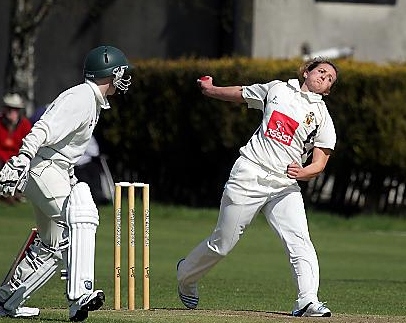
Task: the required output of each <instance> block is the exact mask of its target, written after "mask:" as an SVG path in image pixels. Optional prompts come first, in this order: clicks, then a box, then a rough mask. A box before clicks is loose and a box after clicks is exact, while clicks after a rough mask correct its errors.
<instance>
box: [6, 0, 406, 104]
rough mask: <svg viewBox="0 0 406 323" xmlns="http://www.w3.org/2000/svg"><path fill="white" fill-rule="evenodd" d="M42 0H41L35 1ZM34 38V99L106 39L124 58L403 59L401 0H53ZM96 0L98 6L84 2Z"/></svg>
mask: <svg viewBox="0 0 406 323" xmlns="http://www.w3.org/2000/svg"><path fill="white" fill-rule="evenodd" d="M12 1H15V0H2V10H0V48H1V49H2V50H1V51H0V82H3V83H0V94H3V90H4V87H5V84H4V80H5V74H6V67H7V64H8V61H7V58H8V56H7V55H8V51H7V50H8V45H9V44H8V42H9V37H8V35H9V20H10V10H9V8H10V4H11V3H12ZM33 1H40V0H33ZM56 3H57V5H55V7H54V8H53V9H52V11H51V13H50V15H49V17H48V18H47V19H46V20H45V22H44V23H43V25H41V28H40V31H39V34H38V39H37V42H36V53H35V61H36V99H37V102H36V104H37V105H44V104H46V103H48V102H49V101H51V100H52V99H53V98H54V97H55V96H56V95H58V94H59V93H60V92H61V91H62V90H64V89H66V88H68V87H70V86H72V85H75V84H77V83H79V82H81V81H82V67H83V60H84V57H85V55H86V53H87V52H88V51H89V49H91V48H92V47H95V46H98V45H100V44H111V45H113V46H117V47H119V48H121V49H122V50H123V51H124V52H125V53H126V54H127V55H128V57H129V58H131V59H137V58H141V59H143V58H163V59H170V58H178V57H182V56H189V57H207V58H216V57H221V56H223V55H237V56H252V57H266V58H292V57H296V56H299V55H300V54H301V46H302V45H303V44H304V43H308V44H309V46H310V48H311V49H312V50H314V51H316V50H322V49H326V48H331V47H337V46H338V47H342V46H351V47H354V48H355V54H354V58H355V59H357V60H361V61H375V62H388V61H406V19H405V18H406V0H396V5H394V6H389V5H367V4H350V3H325V2H318V1H316V0H234V1H225V0H149V1H145V0H109V1H107V0H98V1H82V0H59V1H57V2H56ZM90 3H99V4H100V3H102V10H101V11H100V10H97V8H92V9H89V4H90Z"/></svg>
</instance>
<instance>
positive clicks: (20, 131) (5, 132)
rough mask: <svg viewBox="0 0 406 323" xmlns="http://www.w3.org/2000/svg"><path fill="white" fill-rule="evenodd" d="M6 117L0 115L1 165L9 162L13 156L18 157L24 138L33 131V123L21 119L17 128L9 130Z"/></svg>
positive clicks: (23, 118) (24, 118)
mask: <svg viewBox="0 0 406 323" xmlns="http://www.w3.org/2000/svg"><path fill="white" fill-rule="evenodd" d="M6 125H7V121H6V120H5V118H4V115H3V114H1V115H0V164H2V163H5V162H7V161H8V160H9V159H10V158H11V157H12V156H17V155H18V151H19V149H20V147H21V145H22V143H23V138H24V137H25V136H26V135H27V134H28V133H29V132H30V130H31V122H30V121H29V120H28V119H27V118H26V117H21V118H20V121H19V122H18V124H17V126H16V127H15V128H14V129H13V130H11V131H10V130H9V129H8V127H7V126H6Z"/></svg>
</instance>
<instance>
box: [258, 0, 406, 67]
mask: <svg viewBox="0 0 406 323" xmlns="http://www.w3.org/2000/svg"><path fill="white" fill-rule="evenodd" d="M253 1H254V9H253V33H252V35H253V41H252V55H253V57H273V58H293V57H296V56H299V55H300V54H301V51H300V48H301V45H302V44H303V43H304V42H307V43H309V45H310V47H311V49H312V51H319V50H323V49H327V48H331V47H344V46H348V47H354V49H355V51H354V56H353V57H354V59H355V60H360V61H373V62H378V63H383V62H389V61H401V62H403V61H406V0H397V3H396V5H394V6H389V5H367V4H350V3H321V2H316V1H314V0H253Z"/></svg>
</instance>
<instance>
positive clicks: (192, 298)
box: [176, 258, 199, 310]
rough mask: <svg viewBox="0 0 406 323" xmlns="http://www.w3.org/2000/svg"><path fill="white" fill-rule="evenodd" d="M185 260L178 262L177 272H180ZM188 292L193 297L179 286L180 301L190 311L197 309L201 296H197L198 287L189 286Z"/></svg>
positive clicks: (194, 285)
mask: <svg viewBox="0 0 406 323" xmlns="http://www.w3.org/2000/svg"><path fill="white" fill-rule="evenodd" d="M184 260H185V259H184V258H182V259H181V260H179V261H178V264H177V265H176V271H178V270H179V265H180V263H181V262H182V261H184ZM188 290H189V291H190V294H191V295H187V294H185V293H183V292H182V289H181V285H180V284H178V295H179V299H180V301H181V302H182V303H183V305H185V306H186V307H187V308H188V309H190V310H194V309H195V308H196V307H197V304H198V303H199V296H198V294H197V285H196V284H193V285H192V286H189V288H188Z"/></svg>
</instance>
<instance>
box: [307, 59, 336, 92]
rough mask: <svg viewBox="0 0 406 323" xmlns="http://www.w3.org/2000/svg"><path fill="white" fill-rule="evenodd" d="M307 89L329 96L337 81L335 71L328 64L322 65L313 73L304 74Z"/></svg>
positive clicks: (313, 70) (312, 71)
mask: <svg viewBox="0 0 406 323" xmlns="http://www.w3.org/2000/svg"><path fill="white" fill-rule="evenodd" d="M304 76H305V84H306V86H307V89H308V90H309V91H311V92H314V93H317V94H323V95H327V94H329V93H330V88H331V87H332V86H333V84H334V82H335V81H336V79H337V73H336V71H335V69H334V68H333V67H332V66H331V65H330V64H327V63H321V64H319V65H318V66H317V67H315V68H314V69H312V70H311V71H306V72H305V73H304Z"/></svg>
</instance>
